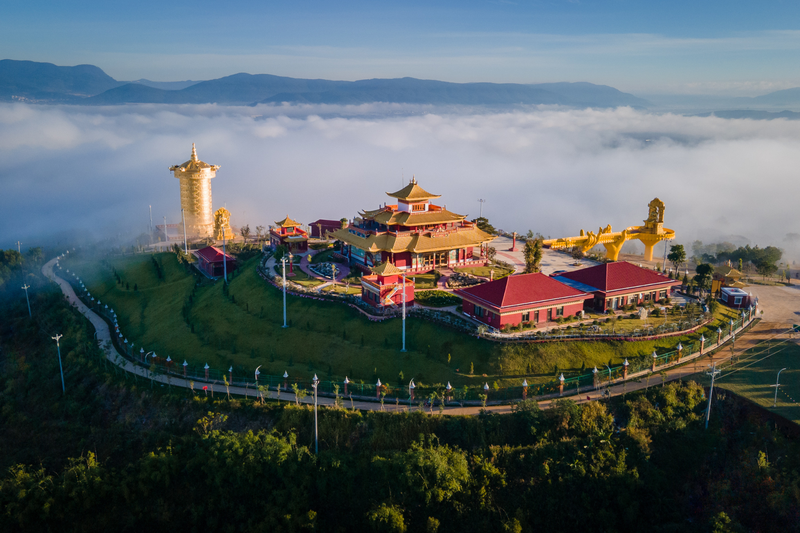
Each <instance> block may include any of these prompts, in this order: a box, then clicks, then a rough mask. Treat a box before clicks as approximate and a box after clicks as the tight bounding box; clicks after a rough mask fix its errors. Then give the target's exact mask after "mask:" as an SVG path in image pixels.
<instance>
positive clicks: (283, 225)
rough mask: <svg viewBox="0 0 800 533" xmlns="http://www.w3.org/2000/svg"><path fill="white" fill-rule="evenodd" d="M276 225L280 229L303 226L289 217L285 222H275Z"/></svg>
mask: <svg viewBox="0 0 800 533" xmlns="http://www.w3.org/2000/svg"><path fill="white" fill-rule="evenodd" d="M275 225H276V226H277V227H279V228H299V227H300V226H301V224H300V223H299V222H295V221H294V220H292V219H291V218H289V215H286V218H284V219H283V220H280V221H277V222H275Z"/></svg>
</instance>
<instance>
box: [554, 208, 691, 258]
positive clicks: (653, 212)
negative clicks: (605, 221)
mask: <svg viewBox="0 0 800 533" xmlns="http://www.w3.org/2000/svg"><path fill="white" fill-rule="evenodd" d="M647 207H648V209H649V211H648V214H647V219H646V220H645V221H644V226H630V227H628V228H625V229H624V230H622V231H618V232H613V231H611V224H609V225H608V226H606V227H605V228H603V227H600V228H599V229H598V232H597V233H596V234H595V233H594V232H593V231H590V232H588V233H587V232H584V231H583V230H581V233H580V236H578V237H563V238H560V239H549V240H546V241H544V243H543V244H544V245H545V246H549V247H550V248H552V249H554V250H558V249H569V248H573V247H575V246H577V247H578V248H580V250H581V251H582V252H584V253H586V252H588V251H589V250H591V249H592V248H594V247H595V246H596V245H598V244H602V245H603V246H604V247H605V249H606V258H608V259H610V260H612V261H616V260H617V259H618V258H619V252H620V250H621V249H622V245H623V244H625V241H629V240H631V239H637V240H640V241H642V243H644V259H645V260H646V261H652V260H653V246H655V245H656V244H657V243H659V242H661V241H665V240H672V239H674V238H675V231H674V230H671V229H668V228H665V227H664V202H662V201H661V200H659V199H658V198H654V199H653V201H652V202H650V203H649V204H647Z"/></svg>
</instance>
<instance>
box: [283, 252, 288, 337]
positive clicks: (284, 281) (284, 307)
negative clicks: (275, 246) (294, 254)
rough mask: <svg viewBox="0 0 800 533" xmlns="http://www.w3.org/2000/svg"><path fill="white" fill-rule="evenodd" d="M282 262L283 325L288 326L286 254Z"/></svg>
mask: <svg viewBox="0 0 800 533" xmlns="http://www.w3.org/2000/svg"><path fill="white" fill-rule="evenodd" d="M281 263H282V264H283V327H285V328H288V327H289V326H287V325H286V256H285V255H284V256H283V257H282V258H281Z"/></svg>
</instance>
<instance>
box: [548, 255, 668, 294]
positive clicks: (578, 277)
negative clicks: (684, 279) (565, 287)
mask: <svg viewBox="0 0 800 533" xmlns="http://www.w3.org/2000/svg"><path fill="white" fill-rule="evenodd" d="M558 278H567V279H569V280H573V281H577V282H578V283H582V284H583V285H588V286H589V287H591V288H594V289H595V290H599V291H603V292H611V291H618V290H623V289H633V288H638V287H647V286H649V285H660V284H664V283H671V284H673V285H677V284H679V283H680V282H679V281H676V280H672V279H670V278H669V277H667V276H665V275H663V274H659V273H658V272H655V271H653V270H648V269H646V268H642V267H640V266H637V265H634V264H632V263H628V262H627V261H618V262H615V263H605V264H602V265H597V266H593V267H589V268H582V269H580V270H573V271H572V272H564V273H563V274H559V275H558V276H556V278H555V279H558Z"/></svg>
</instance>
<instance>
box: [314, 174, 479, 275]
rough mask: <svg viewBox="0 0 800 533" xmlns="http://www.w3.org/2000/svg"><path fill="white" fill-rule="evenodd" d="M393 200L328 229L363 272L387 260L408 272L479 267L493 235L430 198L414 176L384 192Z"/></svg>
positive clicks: (432, 197)
mask: <svg viewBox="0 0 800 533" xmlns="http://www.w3.org/2000/svg"><path fill="white" fill-rule="evenodd" d="M386 194H387V195H388V196H389V197H391V198H394V199H395V200H396V203H394V204H386V203H384V205H383V206H382V207H379V208H378V209H374V210H364V211H362V212H360V213H359V214H360V216H359V217H356V218H354V219H353V221H352V222H351V223H350V224H349V225H348V226H346V227H344V228H340V229H338V230H336V231H333V232H331V233H330V235H331V236H332V237H333V238H335V239H337V240H339V241H341V242H342V251H341V253H342V255H343V256H344V257H345V258H346V259H347V260H348V262H349V263H350V265H352V266H354V267H357V268H359V269H361V270H362V271H364V272H365V273H371V269H372V267H373V266H377V265H379V264H381V263H385V262H389V263H391V264H392V265H394V266H395V267H396V268H397V269H399V270H400V271H403V272H406V273H411V272H413V273H418V272H428V271H430V270H434V269H436V268H452V267H456V266H483V265H485V264H486V263H487V261H488V259H487V257H486V249H487V244H488V243H489V242H491V241H492V240H493V239H494V238H495V237H494V236H493V235H490V234H488V233H486V232H484V231H482V230H480V229H479V228H478V227H477V226H476V225H475V223H473V222H469V221H467V220H466V216H465V215H458V214H456V213H453V212H450V211H448V210H447V209H445V208H444V207H442V206H439V205H436V204H433V203H431V200H435V199H436V198H439V197H440V195H437V194H431V193H429V192H427V191H426V190H425V189H423V188H422V187H420V186H419V185H418V184H417V181H416V179H412V180H411V182H410V183H409V184H408V185H407V186H405V187H403V188H402V189H400V190H399V191H397V192H393V193H386Z"/></svg>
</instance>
